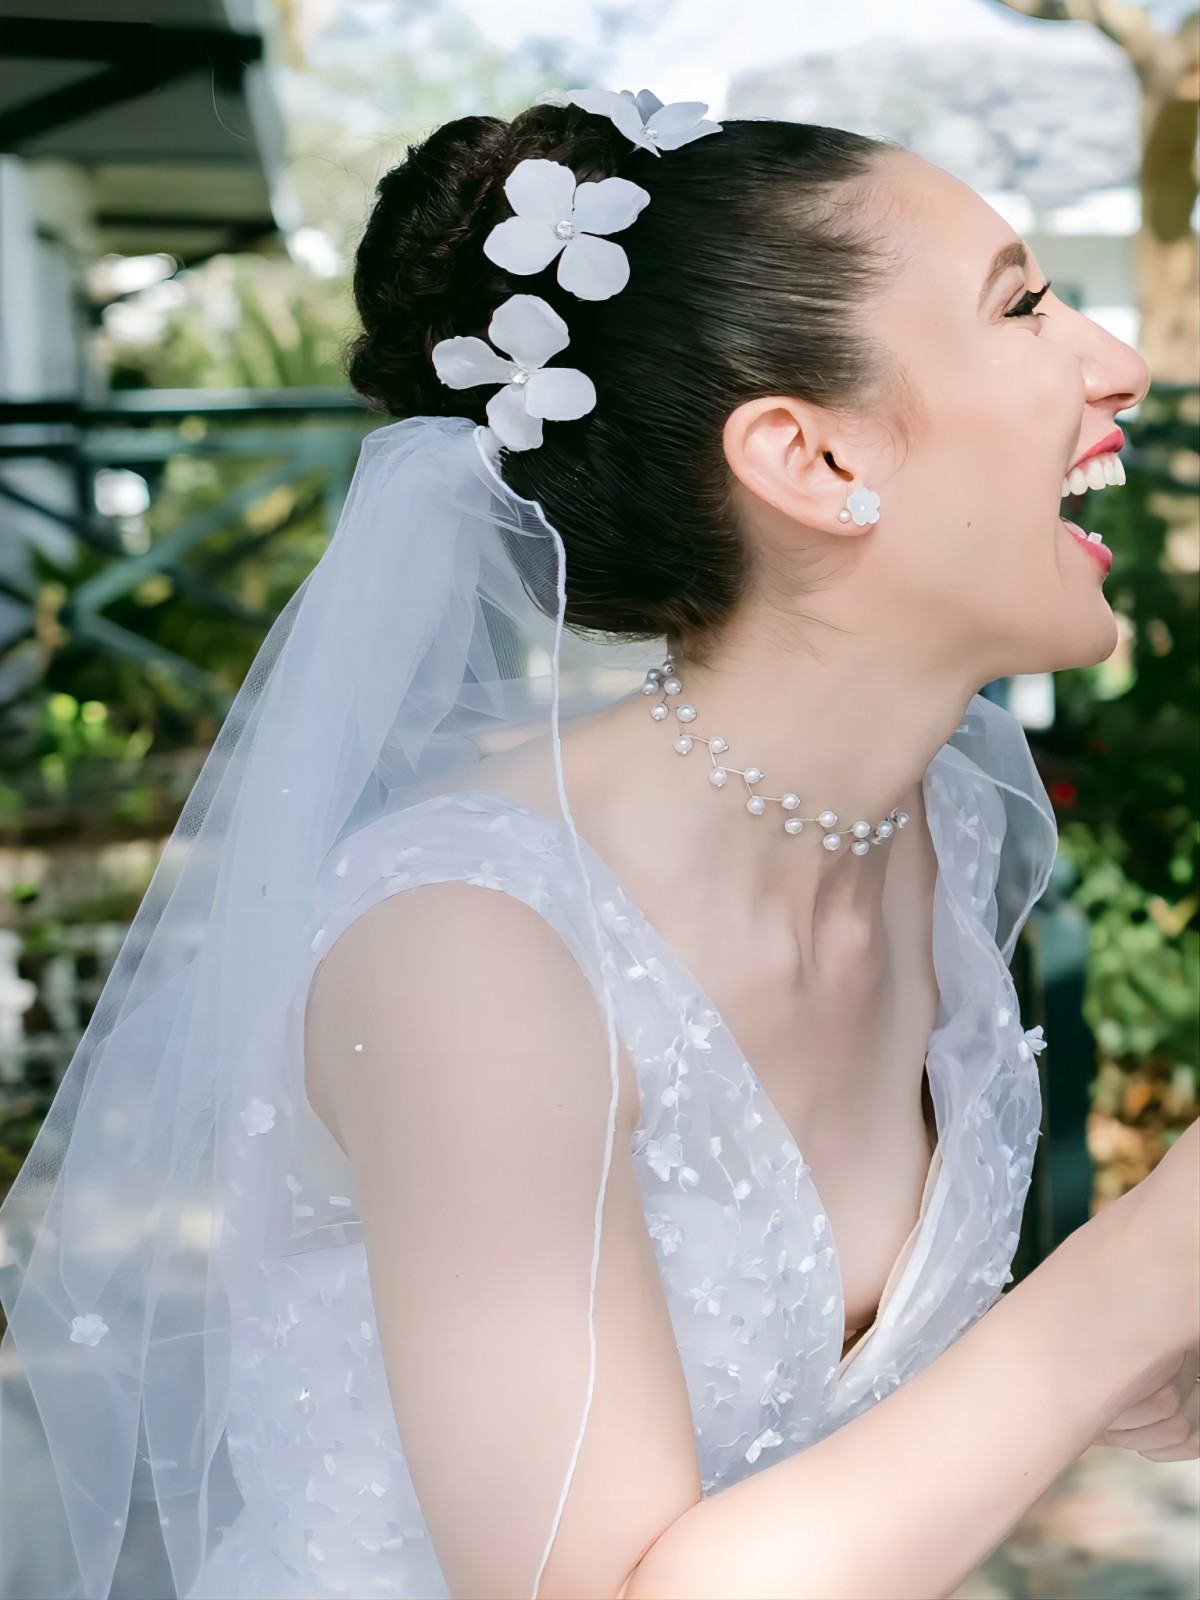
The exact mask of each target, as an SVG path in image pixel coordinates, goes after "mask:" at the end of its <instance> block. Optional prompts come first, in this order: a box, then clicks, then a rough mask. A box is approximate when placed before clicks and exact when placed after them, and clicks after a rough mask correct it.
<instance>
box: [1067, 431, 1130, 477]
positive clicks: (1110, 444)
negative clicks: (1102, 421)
mask: <svg viewBox="0 0 1200 1600" xmlns="http://www.w3.org/2000/svg"><path fill="white" fill-rule="evenodd" d="M1124 445H1125V435H1124V434H1123V433H1122V432H1121V430H1120V428H1114V429H1113V431H1112V432H1111V433H1106V434H1105V435H1104V438H1103V439H1101V440H1099V441H1098V442H1097V443H1096V444H1094V445H1093V446H1092V447H1091V449H1090V450H1085V451H1084V452H1083V454H1082V455H1081V456H1080V457H1079V459H1078V460H1077V461H1072V463H1071V465H1070V466H1069V467H1068V468H1067V471H1068V472H1074V470H1075V468H1076V467H1081V466H1082V465H1083V463H1084V462H1085V461H1090V460H1091V459H1092V457H1093V456H1105V455H1109V454H1112V453H1114V452H1115V451H1117V450H1121V449H1123V448H1124Z"/></svg>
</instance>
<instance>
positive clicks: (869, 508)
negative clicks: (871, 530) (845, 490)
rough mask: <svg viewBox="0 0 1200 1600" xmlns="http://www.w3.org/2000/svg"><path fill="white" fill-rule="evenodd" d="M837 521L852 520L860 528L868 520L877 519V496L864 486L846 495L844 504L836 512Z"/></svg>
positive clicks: (875, 520)
mask: <svg viewBox="0 0 1200 1600" xmlns="http://www.w3.org/2000/svg"><path fill="white" fill-rule="evenodd" d="M838 521H839V522H850V521H854V522H856V523H857V524H858V526H859V527H860V528H862V527H865V526H866V524H867V523H868V522H878V521H879V496H878V495H877V494H876V493H875V491H874V489H868V488H866V487H865V486H864V487H863V488H861V489H855V491H854V493H853V494H849V495H847V496H846V504H845V505H844V506H843V507H842V509H841V510H840V511H839V512H838Z"/></svg>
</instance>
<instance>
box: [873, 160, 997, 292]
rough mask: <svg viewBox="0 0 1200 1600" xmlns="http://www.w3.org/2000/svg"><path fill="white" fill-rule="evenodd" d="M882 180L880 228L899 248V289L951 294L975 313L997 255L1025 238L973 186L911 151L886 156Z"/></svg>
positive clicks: (896, 279) (895, 281)
mask: <svg viewBox="0 0 1200 1600" xmlns="http://www.w3.org/2000/svg"><path fill="white" fill-rule="evenodd" d="M879 179H880V182H879V190H878V193H879V197H880V199H881V200H882V201H883V202H884V204H883V206H882V212H881V215H880V218H879V222H880V226H881V228H882V230H883V231H884V232H885V233H887V234H890V235H892V236H893V237H894V239H895V241H896V244H897V245H898V247H899V248H898V251H897V257H896V273H895V276H894V278H893V281H892V288H893V290H894V291H895V292H896V293H898V294H900V295H901V296H903V297H904V298H908V297H909V296H910V295H912V294H918V293H923V294H925V295H929V294H938V295H941V294H945V293H946V292H948V291H949V292H953V293H954V294H955V297H956V298H957V297H958V296H959V295H962V296H965V297H967V298H968V299H969V303H970V307H971V309H972V310H973V309H974V307H975V303H976V299H977V297H978V294H979V291H980V289H981V288H982V287H983V283H984V279H985V278H986V277H987V274H988V269H989V267H990V266H991V264H992V260H993V257H994V256H995V254H996V252H997V251H998V250H1000V249H1001V248H1003V247H1004V246H1005V245H1009V246H1011V245H1015V244H1018V243H1019V242H1020V240H1019V235H1017V234H1016V233H1014V232H1013V229H1012V228H1011V227H1010V225H1009V224H1008V223H1007V222H1006V221H1005V220H1004V218H1003V217H1002V216H1000V214H999V213H998V212H997V211H994V210H993V209H992V207H991V206H989V205H988V203H987V201H986V200H984V199H983V198H982V196H980V195H978V194H976V192H975V190H974V189H972V188H971V187H970V186H969V185H968V184H965V183H963V182H962V181H961V180H960V179H958V178H955V177H953V176H952V175H951V174H950V173H949V172H945V171H943V169H942V168H941V167H935V166H934V165H933V164H932V163H931V162H928V161H925V160H923V159H922V158H921V157H920V156H915V155H912V154H911V153H910V152H908V151H895V152H890V153H889V154H888V155H887V156H886V157H884V158H883V161H882V163H881V165H880V168H879Z"/></svg>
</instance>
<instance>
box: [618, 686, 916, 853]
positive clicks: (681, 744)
mask: <svg viewBox="0 0 1200 1600" xmlns="http://www.w3.org/2000/svg"><path fill="white" fill-rule="evenodd" d="M682 692H683V684H682V683H681V682H680V681H679V678H678V677H677V676H676V674H675V668H674V665H673V663H672V662H671V661H670V659H668V660H666V661H664V662H663V664H662V666H661V667H651V668H649V670H648V671H647V673H646V681H645V683H643V685H642V693H643V694H644V695H653V694H657V695H659V696H660V697H661V698H660V699H659V700H658V702H657V704H656V705H652V706H651V707H650V715H651V716H652V717H653V718H654V720H655V722H664V721H665V720H666V719H667V717H669V716H670V714H671V708H670V706H669V705H668V704H667V701H666V698H665V697H666V696H667V695H670V696H675V695H678V694H681V693H682ZM675 715H676V717H677V718H678V719H679V721H680V722H683V723H691V722H694V721H695V720H696V708H695V706H691V705H686V704H681V705H677V706H676V707H675ZM695 738H696V739H699V740H700V742H701V744H706V745H707V746H708V754H709V760H710V761H711V762H712V770H711V771H710V772H709V774H708V781H709V782H710V783H711V784H713V785H714V787H715V788H718V789H721V788H723V787H724V786H725V783H726V782H727V781H728V778H729V774H730V773H731V772H736V773H738V775H739V776H740V777H741V778H742V779H744V780H745V784H746V788H747V790H748V791H749V798H748V799H747V801H746V810H747V811H749V812H750V813H751V814H752V815H753V816H756V817H761V816H762V814H763V812H764V811H765V810H766V809H767V801H768V800H772V801H774V802H776V803H777V804H778V805H781V806H782V807H783V809H784V810H785V811H789V812H795V811H796V810H797V809H798V808H799V805H800V796H799V795H798V794H795V793H794V792H793V791H792V790H790V789H789V790H788V791H787V793H786V794H755V793H754V785H755V784H756V783H761V782H762V780H763V773H762V771H761V770H760V769H759V768H758V767H745V768H738V767H724V766H722V765H721V764H720V763H719V762H718V761H717V760H716V759H715V758H716V757H717V756H719V755H724V753H725V751H726V750H728V749H729V745H728V743H727V741H726V740H724V739H722V738H721V737H720V736H719V735H714V736H713V737H712V738H710V739H706V738H705V737H704V735H703V734H702V733H698V734H696V735H695ZM692 743H693V735H692V734H690V733H681V734H680V735H679V737H678V738H677V739H676V740H675V748H676V750H678V752H679V754H680V755H681V756H686V755H687V754H688V753H689V752H690V751H691V748H692ZM837 821H838V816H837V812H836V811H821V812H818V814H817V815H816V816H815V817H797V816H789V817H788V818H787V819H786V820H785V821H784V824H783V831H784V832H785V833H800V832H801V830H802V829H803V827H804V824H805V823H806V822H815V823H816V824H817V825H818V827H820V828H823V829H824V830H825V831H824V837H823V838H822V840H821V843H822V844H823V845H824V846H825V848H826V850H838V849H840V848H841V843H842V836H843V834H847V835H850V836H852V837H853V840H854V843H853V844H852V845H851V846H850V848H851V850H852V851H853V852H854V854H855V855H856V856H865V855H866V854H867V852H868V851H869V850H870V848H871V846H872V845H873V844H882V843H883V842H884V840H885V839H890V838H891V837H892V834H893V833H894V832H895V830H896V829H897V828H903V827H904V826H905V825H906V824H907V822H908V812H907V811H901V810H900V808H899V807H898V806H894V807H893V808H892V810H891V811H889V812H888V814H887V816H886V817H885V818H884V820H883V821H882V822H880V823H879V824H878V825H877V826H876V827H875V829H874V831H873V832H872V829H871V824H870V823H869V822H866V821H860V822H856V823H855V824H854V825H853V827H850V828H840V829H839V828H838V825H837Z"/></svg>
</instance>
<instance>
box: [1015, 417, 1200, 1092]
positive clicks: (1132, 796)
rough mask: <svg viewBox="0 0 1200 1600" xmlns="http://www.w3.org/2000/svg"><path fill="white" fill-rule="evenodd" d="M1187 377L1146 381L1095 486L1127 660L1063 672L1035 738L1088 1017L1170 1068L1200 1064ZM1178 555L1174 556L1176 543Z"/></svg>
mask: <svg viewBox="0 0 1200 1600" xmlns="http://www.w3.org/2000/svg"><path fill="white" fill-rule="evenodd" d="M1196 403H1197V396H1196V391H1195V390H1185V391H1178V390H1152V391H1151V394H1150V395H1149V396H1148V398H1147V400H1146V401H1145V402H1144V404H1143V406H1142V409H1141V415H1140V416H1139V417H1138V418H1137V420H1136V421H1134V422H1131V423H1130V424H1129V425H1128V426H1127V427H1126V433H1127V436H1128V439H1129V447H1128V449H1127V451H1126V452H1125V459H1126V462H1127V465H1126V472H1127V478H1128V481H1127V484H1126V486H1125V488H1124V490H1123V491H1119V492H1117V493H1115V494H1114V493H1111V492H1110V493H1100V494H1097V495H1094V496H1093V497H1092V498H1091V499H1090V500H1089V503H1088V513H1087V515H1088V526H1089V527H1093V528H1096V529H1097V530H1098V531H1099V532H1101V533H1102V534H1103V536H1104V540H1105V543H1106V544H1108V546H1109V547H1110V549H1111V550H1112V552H1113V568H1112V572H1111V574H1110V575H1109V578H1108V580H1107V582H1106V584H1105V592H1106V594H1107V596H1108V599H1109V603H1110V604H1111V605H1112V607H1113V610H1114V611H1115V612H1116V613H1118V615H1119V616H1120V617H1121V618H1122V619H1123V622H1124V631H1125V633H1126V635H1127V638H1128V640H1129V659H1128V666H1127V670H1125V671H1124V672H1123V673H1120V674H1114V672H1113V671H1112V664H1111V663H1106V664H1104V665H1103V666H1101V667H1093V668H1082V669H1077V670H1073V671H1069V672H1062V673H1059V674H1058V675H1057V677H1056V690H1057V701H1058V709H1057V717H1056V720H1055V724H1054V727H1053V728H1052V729H1051V730H1050V731H1049V732H1048V733H1047V734H1046V735H1043V736H1041V738H1040V740H1039V743H1040V745H1041V747H1042V752H1043V754H1044V756H1045V757H1046V760H1047V762H1048V764H1049V765H1050V766H1051V767H1052V768H1053V769H1054V771H1055V774H1056V777H1057V779H1058V780H1059V781H1058V782H1056V783H1055V784H1054V785H1052V788H1051V793H1052V795H1054V797H1055V799H1056V801H1057V802H1058V803H1059V809H1060V833H1061V838H1062V853H1063V855H1064V857H1065V858H1066V859H1068V860H1069V861H1070V862H1071V863H1072V865H1073V866H1075V867H1076V868H1077V870H1078V871H1079V874H1080V878H1079V882H1078V884H1077V885H1076V887H1075V889H1074V891H1073V894H1072V898H1073V899H1074V900H1075V901H1076V902H1077V903H1078V904H1079V905H1080V906H1081V907H1082V908H1083V909H1084V911H1085V912H1086V913H1087V915H1088V918H1089V920H1090V924H1091V935H1092V942H1091V948H1092V959H1091V963H1090V966H1089V971H1088V990H1087V1004H1086V1015H1087V1021H1088V1023H1089V1025H1090V1026H1091V1028H1092V1029H1093V1031H1094V1033H1095V1034H1096V1037H1097V1041H1098V1045H1099V1048H1100V1051H1101V1053H1102V1055H1103V1056H1106V1057H1108V1058H1110V1059H1112V1060H1114V1061H1116V1062H1118V1063H1119V1064H1121V1065H1123V1066H1124V1067H1125V1068H1127V1069H1130V1070H1131V1069H1133V1068H1135V1067H1140V1066H1144V1065H1146V1064H1147V1063H1148V1062H1153V1063H1154V1065H1155V1066H1156V1067H1157V1068H1160V1069H1162V1070H1164V1071H1165V1072H1166V1073H1167V1074H1168V1075H1170V1074H1171V1073H1173V1072H1174V1070H1175V1069H1176V1068H1177V1067H1184V1068H1187V1069H1188V1070H1190V1071H1191V1073H1192V1075H1193V1087H1194V1084H1195V1073H1196V1069H1197V1054H1198V1046H1197V1037H1196V1033H1197V1030H1196V1021H1197V1016H1198V1015H1200V916H1198V907H1200V898H1198V896H1197V873H1198V868H1200V751H1198V748H1197V716H1196V712H1197V706H1200V575H1198V574H1197V572H1196V571H1195V570H1194V569H1193V564H1192V559H1191V558H1190V556H1189V554H1188V552H1189V549H1190V548H1191V544H1192V540H1193V539H1194V537H1195V521H1194V519H1195V503H1194V495H1193V493H1192V490H1191V485H1192V483H1194V480H1195V469H1196V464H1197V457H1196V451H1195V425H1194V424H1195V411H1196ZM1180 557H1181V558H1180Z"/></svg>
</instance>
